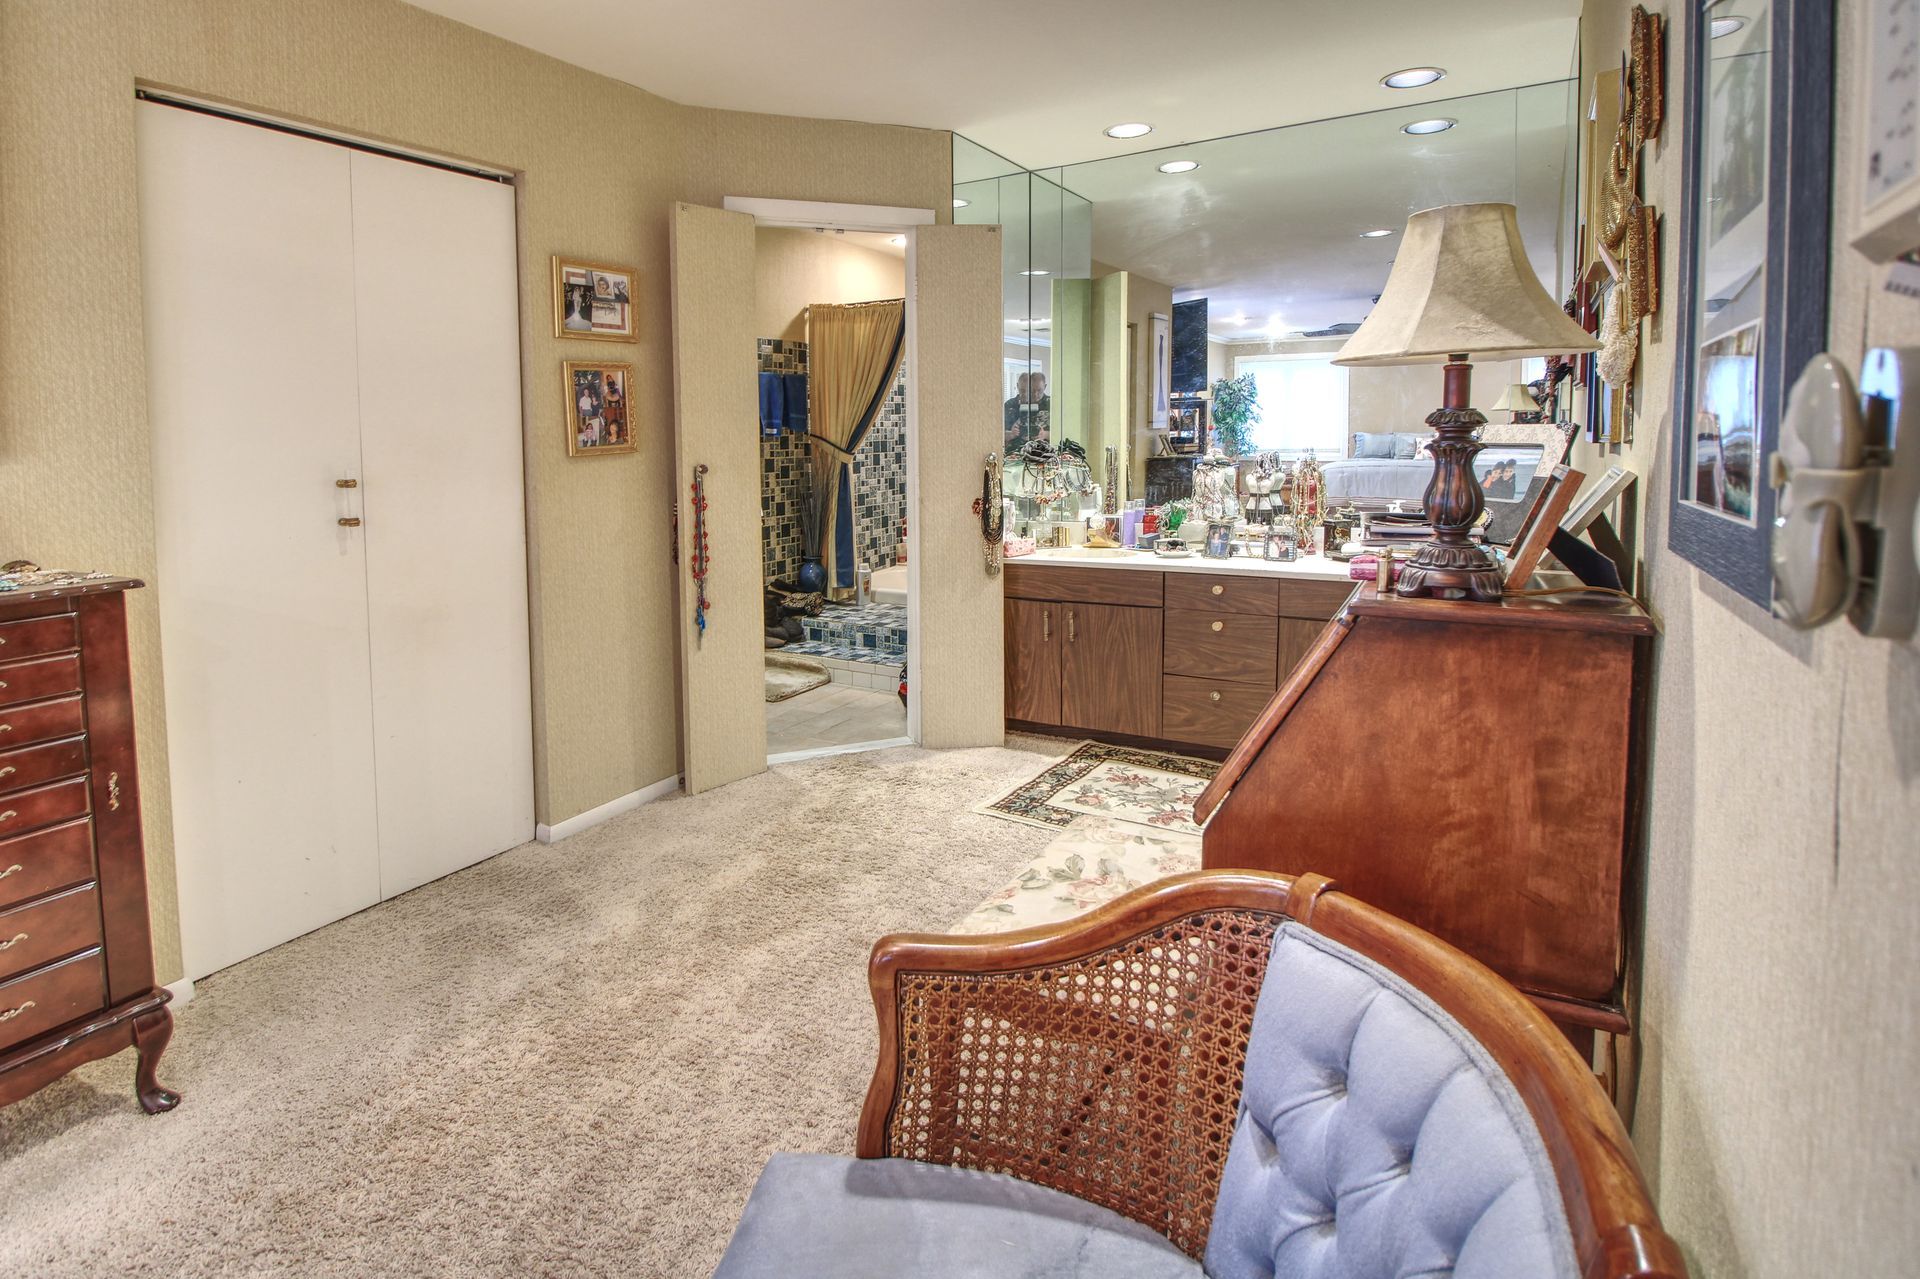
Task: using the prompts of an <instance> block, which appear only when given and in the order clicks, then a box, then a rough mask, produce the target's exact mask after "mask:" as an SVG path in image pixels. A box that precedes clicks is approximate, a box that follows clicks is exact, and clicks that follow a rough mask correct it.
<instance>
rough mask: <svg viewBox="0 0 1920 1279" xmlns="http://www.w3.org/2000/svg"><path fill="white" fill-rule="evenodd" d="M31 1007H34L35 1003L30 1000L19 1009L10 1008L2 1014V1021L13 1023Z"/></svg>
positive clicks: (0, 1017)
mask: <svg viewBox="0 0 1920 1279" xmlns="http://www.w3.org/2000/svg"><path fill="white" fill-rule="evenodd" d="M31 1007H33V1001H32V1000H31V999H29V1000H28V1001H27V1002H26V1003H24V1004H22V1005H20V1006H19V1007H18V1008H9V1009H7V1011H5V1012H3V1013H0V1021H12V1020H13V1019H14V1018H15V1017H18V1016H19V1015H20V1014H21V1013H23V1012H25V1011H27V1009H29V1008H31Z"/></svg>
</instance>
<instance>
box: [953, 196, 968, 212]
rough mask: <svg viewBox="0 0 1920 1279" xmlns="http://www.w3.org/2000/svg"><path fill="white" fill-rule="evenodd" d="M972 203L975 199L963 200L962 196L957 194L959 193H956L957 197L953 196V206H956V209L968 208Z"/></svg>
mask: <svg viewBox="0 0 1920 1279" xmlns="http://www.w3.org/2000/svg"><path fill="white" fill-rule="evenodd" d="M972 203H973V201H971V200H962V199H961V198H960V197H959V196H957V195H956V196H955V197H953V207H954V208H956V209H964V208H966V207H967V206H968V205H969V204H972Z"/></svg>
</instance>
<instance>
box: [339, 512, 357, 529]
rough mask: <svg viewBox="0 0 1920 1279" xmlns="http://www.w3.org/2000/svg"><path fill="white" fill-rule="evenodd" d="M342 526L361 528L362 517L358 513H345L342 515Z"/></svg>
mask: <svg viewBox="0 0 1920 1279" xmlns="http://www.w3.org/2000/svg"><path fill="white" fill-rule="evenodd" d="M340 527H341V528H359V527H360V517H359V516H358V515H343V516H341V517H340Z"/></svg>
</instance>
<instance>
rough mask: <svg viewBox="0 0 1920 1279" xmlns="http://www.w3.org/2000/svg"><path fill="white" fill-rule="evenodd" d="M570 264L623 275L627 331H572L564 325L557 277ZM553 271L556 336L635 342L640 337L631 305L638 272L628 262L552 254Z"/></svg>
mask: <svg viewBox="0 0 1920 1279" xmlns="http://www.w3.org/2000/svg"><path fill="white" fill-rule="evenodd" d="M569 267H574V268H577V269H579V270H583V271H604V272H606V273H607V274H609V275H624V276H625V277H627V331H626V332H625V333H576V332H574V331H573V330H571V329H569V328H567V327H566V323H567V319H566V317H567V296H566V289H565V288H564V286H563V285H562V283H561V281H562V279H563V278H564V276H565V274H566V271H567V268H569ZM552 273H553V336H555V337H557V338H579V339H580V340H581V341H584V342H638V341H639V340H640V320H639V315H638V312H637V311H636V310H635V309H634V301H635V295H636V294H637V293H638V292H639V282H640V273H639V272H638V271H636V270H635V269H634V268H632V267H630V266H618V265H616V264H614V263H611V262H589V261H587V260H586V259H584V258H570V257H565V256H563V255H561V254H558V253H556V254H554V255H553V259H552Z"/></svg>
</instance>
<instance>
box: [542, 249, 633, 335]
mask: <svg viewBox="0 0 1920 1279" xmlns="http://www.w3.org/2000/svg"><path fill="white" fill-rule="evenodd" d="M637 274H638V273H637V272H636V271H635V270H634V269H633V268H632V267H630V266H614V265H612V264H611V263H606V262H587V261H583V260H581V259H578V258H569V257H563V256H560V255H558V254H556V255H555V256H554V258H553V336H555V337H557V338H586V339H589V340H592V341H597V342H638V341H639V340H640V334H639V330H638V326H637V325H636V324H635V322H634V309H633V295H634V281H635V279H636V276H637Z"/></svg>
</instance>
